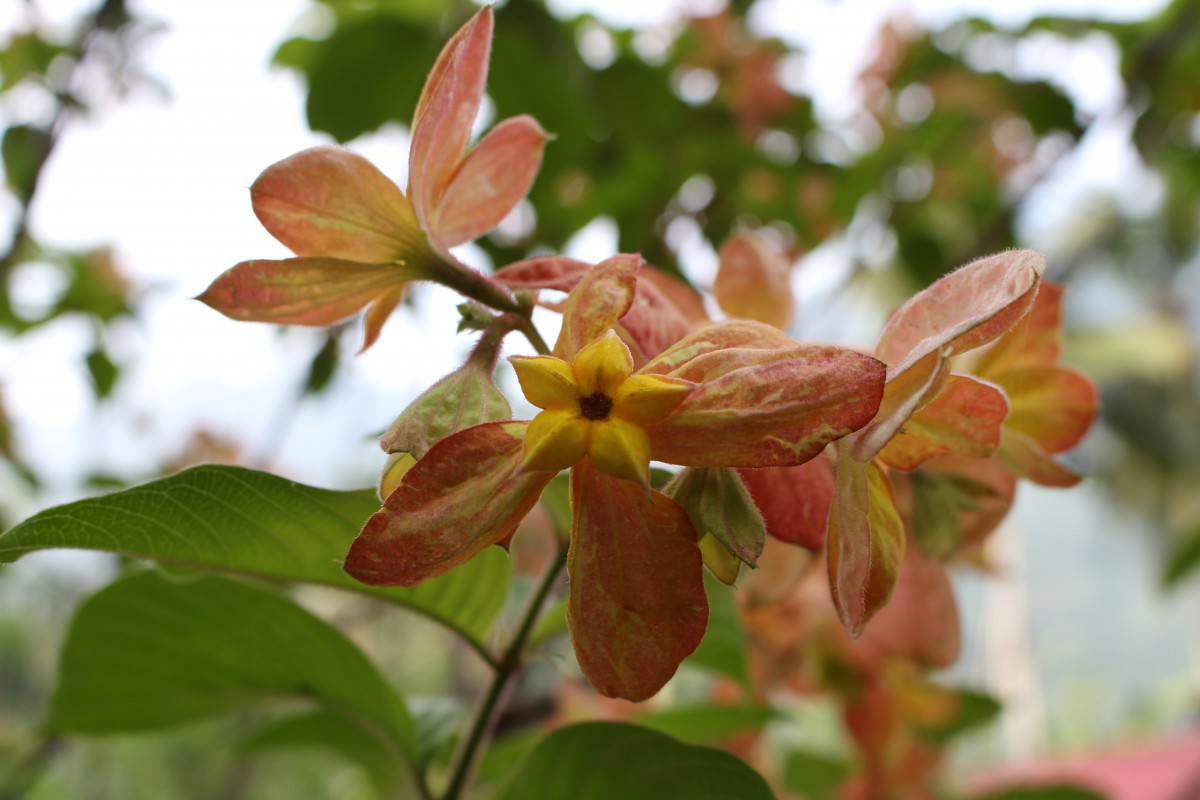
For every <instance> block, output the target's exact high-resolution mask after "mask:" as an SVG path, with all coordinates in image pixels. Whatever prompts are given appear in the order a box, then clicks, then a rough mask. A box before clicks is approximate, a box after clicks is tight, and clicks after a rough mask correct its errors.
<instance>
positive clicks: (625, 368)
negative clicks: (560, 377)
mask: <svg viewBox="0 0 1200 800" xmlns="http://www.w3.org/2000/svg"><path fill="white" fill-rule="evenodd" d="M631 372H633V356H632V355H630V354H629V348H628V347H626V346H625V343H624V342H622V341H621V339H620V337H618V336H617V334H616V333H614V332H613V331H611V330H610V331H609V332H608V333H606V334H604V335H603V336H601V337H600V338H599V339H597V340H596V341H594V342H592V343H591V344H589V345H588V346H587V347H585V348H583V349H582V350H580V351H579V355H578V356H576V357H575V382H576V384H577V385H578V386H579V393H580V395H581V396H583V397H586V396H588V395H590V394H592V393H593V392H602V393H604V394H606V395H608V396H609V397H613V396H614V395H615V394H616V393H617V389H619V388H620V387H621V384H622V383H624V382H625V380H626V379H627V378H628V377H629V374H630V373H631Z"/></svg>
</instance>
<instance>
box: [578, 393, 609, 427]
mask: <svg viewBox="0 0 1200 800" xmlns="http://www.w3.org/2000/svg"><path fill="white" fill-rule="evenodd" d="M612 405H613V401H612V398H611V397H609V396H608V395H606V394H605V393H604V392H601V391H599V390H596V391H594V392H592V393H591V394H589V395H588V396H587V397H581V398H579V413H580V414H583V416H584V417H586V418H587V419H597V420H598V419H607V418H608V412H609V411H612Z"/></svg>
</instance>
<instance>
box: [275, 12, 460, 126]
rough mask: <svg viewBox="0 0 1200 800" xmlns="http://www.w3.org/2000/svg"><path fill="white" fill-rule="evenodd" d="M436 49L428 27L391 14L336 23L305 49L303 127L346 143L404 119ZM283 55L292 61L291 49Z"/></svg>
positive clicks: (435, 56)
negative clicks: (326, 35)
mask: <svg viewBox="0 0 1200 800" xmlns="http://www.w3.org/2000/svg"><path fill="white" fill-rule="evenodd" d="M439 46H440V41H439V38H438V37H435V36H431V35H430V31H429V29H428V28H426V27H424V26H422V25H416V24H414V23H412V22H408V21H405V20H403V19H400V18H397V17H395V16H391V15H386V14H377V15H368V16H364V17H360V18H358V19H355V20H354V21H352V22H345V23H343V24H341V25H339V26H338V28H337V29H336V30H335V31H334V33H333V35H332V36H330V37H329V38H328V39H326V40H325V41H322V42H319V43H316V44H314V45H312V46H311V47H310V48H306V49H309V50H310V52H308V53H307V54H306V59H307V61H308V70H307V73H306V76H307V78H308V103H307V105H306V107H305V110H306V113H307V115H308V125H309V127H310V128H312V129H313V130H316V131H324V132H326V133H328V134H330V135H332V136H333V137H334V138H335V139H337V140H338V141H339V142H346V141H349V140H350V139H353V138H354V137H356V136H359V135H361V134H364V133H367V132H369V131H373V130H375V129H376V128H378V127H379V126H380V125H383V124H384V123H385V122H388V121H389V120H395V121H405V120H408V119H409V118H410V117H411V116H412V113H413V110H414V109H415V108H416V107H417V97H418V96H419V95H420V93H421V85H422V82H423V81H424V78H425V75H426V73H427V72H428V71H429V67H430V66H431V65H432V64H433V62H434V59H436V58H437V54H438V49H439ZM283 56H284V57H285V58H286V59H288V60H297V59H296V53H295V48H294V47H293V48H292V49H290V50H288V51H286V52H284V53H283Z"/></svg>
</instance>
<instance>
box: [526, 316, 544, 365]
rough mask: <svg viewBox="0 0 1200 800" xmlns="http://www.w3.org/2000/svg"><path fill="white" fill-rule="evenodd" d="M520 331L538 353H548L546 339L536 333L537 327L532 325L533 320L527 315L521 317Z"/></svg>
mask: <svg viewBox="0 0 1200 800" xmlns="http://www.w3.org/2000/svg"><path fill="white" fill-rule="evenodd" d="M520 330H521V333H523V334H525V338H526V339H528V340H529V343H530V344H531V345H533V349H534V350H536V351H537V352H538V355H543V356H548V355H550V348H549V346H547V344H546V340H545V339H543V338H542V335H541V334H540V333H538V329H537V328H536V327H535V326H534V324H533V320H532V319H530V318H529V317H521V328H520Z"/></svg>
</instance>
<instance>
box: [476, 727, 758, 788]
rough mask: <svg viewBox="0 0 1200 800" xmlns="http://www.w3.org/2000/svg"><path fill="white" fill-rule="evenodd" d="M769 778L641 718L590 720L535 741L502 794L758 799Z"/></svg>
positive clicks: (730, 756) (733, 758)
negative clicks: (638, 721) (632, 722)
mask: <svg viewBox="0 0 1200 800" xmlns="http://www.w3.org/2000/svg"><path fill="white" fill-rule="evenodd" d="M774 796H775V795H774V794H773V793H772V792H771V789H770V787H769V786H767V782H766V781H765V780H763V779H762V776H760V775H759V774H758V773H757V772H755V771H754V770H752V769H751V768H750V767H748V766H747V765H746V764H745V763H744V762H742V761H741V760H739V759H738V758H736V757H734V756H732V755H730V754H729V753H726V752H724V751H721V750H716V749H714V748H711V747H697V746H695V745H688V744H683V743H682V742H678V741H676V740H675V739H672V738H671V737H669V736H664V735H663V734H661V733H658V732H656V731H651V730H647V729H646V728H642V727H639V726H637V725H627V724H623V723H618V722H585V723H583V724H580V725H571V726H569V727H566V728H560V729H558V730H556V731H555V732H553V733H551V734H550V735H549V736H547V737H546V738H545V739H543V740H542V741H541V743H539V744H538V746H537V747H536V748H534V750H533V752H532V753H530V755H529V759H528V760H527V761H526V762H525V764H524V765H523V766H522V767H521V769H520V770H519V771H518V772H517V774H516V775H515V776H514V777H513V780H512V782H511V783H509V785H508V788H507V790H506V791H505V792H504V793H502V794H501V795H500V800H529V798H533V797H536V798H560V797H561V798H566V797H569V798H571V800H609V799H610V798H614V797H619V798H621V800H643V799H644V800H697V798H705V800H720V799H721V798H727V800H758V799H759V798H774Z"/></svg>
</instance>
